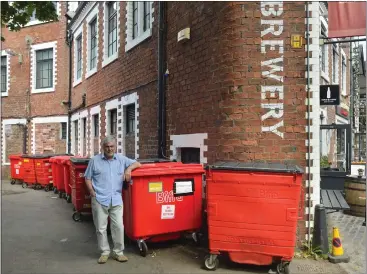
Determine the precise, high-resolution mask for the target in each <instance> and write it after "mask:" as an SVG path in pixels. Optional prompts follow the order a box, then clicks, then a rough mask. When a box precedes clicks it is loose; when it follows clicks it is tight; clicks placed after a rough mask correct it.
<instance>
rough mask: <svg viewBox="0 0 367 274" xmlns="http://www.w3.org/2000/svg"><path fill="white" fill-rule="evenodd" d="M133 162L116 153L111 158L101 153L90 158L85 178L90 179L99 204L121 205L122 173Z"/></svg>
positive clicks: (133, 161)
mask: <svg viewBox="0 0 367 274" xmlns="http://www.w3.org/2000/svg"><path fill="white" fill-rule="evenodd" d="M135 162H136V161H135V160H132V159H129V158H127V157H125V156H123V155H121V154H117V153H115V154H114V156H113V158H112V159H111V160H107V158H106V157H105V156H104V154H103V153H102V154H98V155H96V156H94V157H92V158H91V159H90V161H89V164H88V167H87V170H86V171H85V178H86V179H88V180H91V181H92V185H93V188H94V191H95V192H96V199H97V201H98V202H99V203H100V204H101V205H103V206H106V207H108V206H110V205H111V204H112V206H117V205H122V186H123V175H124V173H125V170H126V169H127V168H128V167H129V166H130V165H132V164H133V163H135Z"/></svg>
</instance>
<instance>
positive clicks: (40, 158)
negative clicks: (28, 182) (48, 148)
mask: <svg viewBox="0 0 367 274" xmlns="http://www.w3.org/2000/svg"><path fill="white" fill-rule="evenodd" d="M32 157H33V158H34V164H35V169H36V181H37V188H38V189H40V188H43V189H44V190H45V191H46V192H48V191H49V190H52V188H53V178H52V168H51V163H50V158H51V155H46V154H45V155H33V156H32Z"/></svg>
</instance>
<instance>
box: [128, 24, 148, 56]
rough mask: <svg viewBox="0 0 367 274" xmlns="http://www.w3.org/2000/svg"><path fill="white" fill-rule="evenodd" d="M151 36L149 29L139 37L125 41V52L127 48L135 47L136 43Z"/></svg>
mask: <svg viewBox="0 0 367 274" xmlns="http://www.w3.org/2000/svg"><path fill="white" fill-rule="evenodd" d="M151 36H152V29H149V30H147V31H145V32H144V33H143V34H142V35H140V36H139V37H137V38H135V39H134V40H131V41H129V42H127V43H126V45H125V52H128V51H129V50H131V49H132V48H134V47H136V46H137V45H138V44H140V43H142V42H143V41H144V40H146V39H148V38H149V37H151Z"/></svg>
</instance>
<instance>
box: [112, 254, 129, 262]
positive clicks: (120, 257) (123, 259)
mask: <svg viewBox="0 0 367 274" xmlns="http://www.w3.org/2000/svg"><path fill="white" fill-rule="evenodd" d="M112 257H113V258H114V259H115V260H116V261H118V262H120V263H124V262H127V260H128V259H127V257H126V256H125V255H117V254H116V253H113V254H112Z"/></svg>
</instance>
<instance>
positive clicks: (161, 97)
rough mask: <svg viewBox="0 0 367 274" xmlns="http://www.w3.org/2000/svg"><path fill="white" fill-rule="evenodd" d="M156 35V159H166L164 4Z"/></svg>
mask: <svg viewBox="0 0 367 274" xmlns="http://www.w3.org/2000/svg"><path fill="white" fill-rule="evenodd" d="M158 5H159V16H158V17H159V18H158V24H159V33H158V158H166V156H165V154H166V95H165V86H166V85H165V76H164V74H165V63H166V58H165V57H166V14H165V10H166V2H164V1H161V2H159V4H158Z"/></svg>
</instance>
